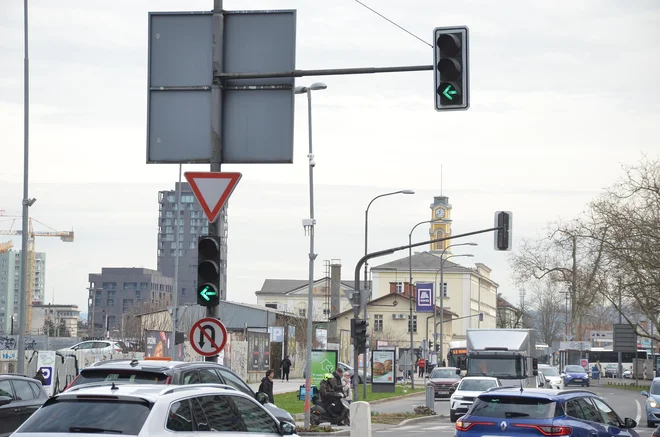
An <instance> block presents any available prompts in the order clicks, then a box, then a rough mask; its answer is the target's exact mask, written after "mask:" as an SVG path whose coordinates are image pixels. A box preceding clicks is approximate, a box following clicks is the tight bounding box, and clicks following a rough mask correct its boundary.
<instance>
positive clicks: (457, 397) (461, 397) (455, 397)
mask: <svg viewBox="0 0 660 437" xmlns="http://www.w3.org/2000/svg"><path fill="white" fill-rule="evenodd" d="M452 398H454V399H463V396H452Z"/></svg>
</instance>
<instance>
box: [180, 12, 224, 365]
mask: <svg viewBox="0 0 660 437" xmlns="http://www.w3.org/2000/svg"><path fill="white" fill-rule="evenodd" d="M223 35H224V15H223V13H222V0H213V76H214V81H213V82H214V83H213V85H212V87H211V128H212V131H213V132H212V149H211V171H213V172H219V171H221V168H220V163H221V162H222V143H221V142H220V139H221V138H222V87H221V86H220V85H221V84H220V83H219V82H217V83H216V80H215V77H216V75H217V74H219V73H221V72H222V70H223V60H224V52H223V47H224V45H223V39H224V38H223ZM226 223H227V204H226V203H225V206H223V207H222V210H221V211H220V216H219V217H218V218H217V219H216V221H215V222H213V223H211V222H209V235H213V236H218V237H220V265H219V266H218V269H219V271H220V278H219V288H218V293H219V297H220V300H225V299H227V238H226V236H227V235H226V229H225V226H226ZM177 250H178V248H177ZM206 315H207V317H214V318H216V319H220V306H212V307H206ZM205 360H206V361H212V362H215V363H217V362H218V356H217V355H216V356H213V357H207V358H206V359H205Z"/></svg>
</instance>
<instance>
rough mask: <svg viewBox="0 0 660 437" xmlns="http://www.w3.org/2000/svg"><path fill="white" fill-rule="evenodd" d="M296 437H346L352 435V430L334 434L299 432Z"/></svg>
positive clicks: (334, 432)
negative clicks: (345, 436) (333, 436)
mask: <svg viewBox="0 0 660 437" xmlns="http://www.w3.org/2000/svg"><path fill="white" fill-rule="evenodd" d="M296 435H299V436H324V435H337V436H344V435H351V430H350V429H345V430H344V429H343V430H341V431H333V432H299V433H296Z"/></svg>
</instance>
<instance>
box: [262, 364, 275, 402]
mask: <svg viewBox="0 0 660 437" xmlns="http://www.w3.org/2000/svg"><path fill="white" fill-rule="evenodd" d="M273 378H275V371H274V370H273V369H268V370H266V376H264V377H263V379H262V380H261V384H259V391H260V392H262V393H266V394H267V395H268V402H270V403H271V404H274V403H275V396H274V395H273Z"/></svg>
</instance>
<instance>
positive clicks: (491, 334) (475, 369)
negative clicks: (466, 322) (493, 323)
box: [466, 329, 538, 388]
mask: <svg viewBox="0 0 660 437" xmlns="http://www.w3.org/2000/svg"><path fill="white" fill-rule="evenodd" d="M535 352H536V345H535V341H534V330H533V329H468V330H467V372H466V374H467V376H493V377H496V378H499V379H500V380H501V382H502V384H503V385H516V386H522V387H526V388H536V387H537V378H536V376H537V375H538V361H537V359H536V358H535V357H534V356H535Z"/></svg>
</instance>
